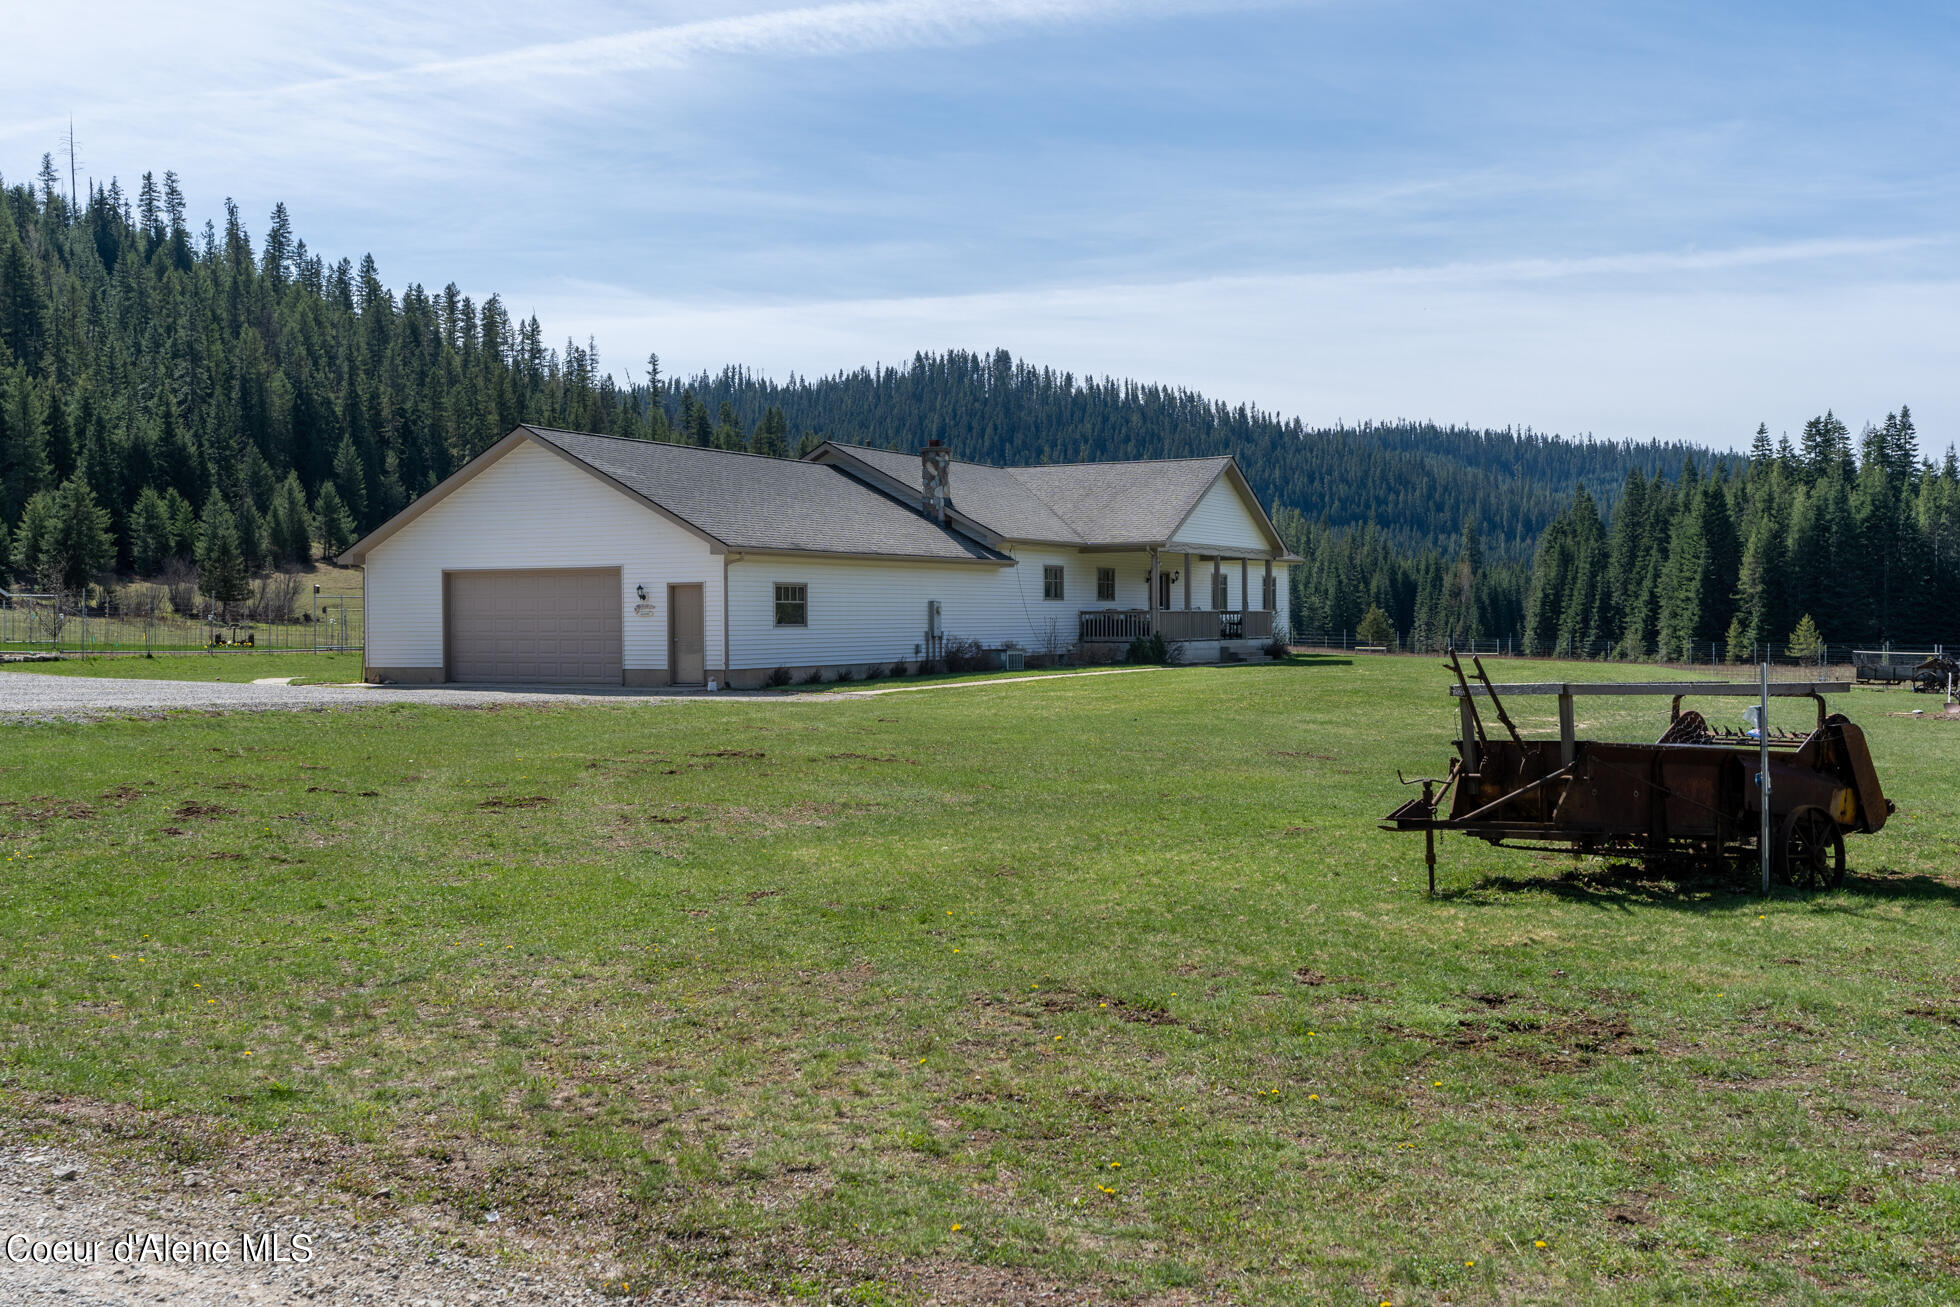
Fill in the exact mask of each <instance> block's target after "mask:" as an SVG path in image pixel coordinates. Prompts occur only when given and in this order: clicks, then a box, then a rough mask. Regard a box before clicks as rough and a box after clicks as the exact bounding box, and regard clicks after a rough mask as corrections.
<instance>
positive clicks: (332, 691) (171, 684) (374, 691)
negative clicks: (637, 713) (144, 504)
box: [0, 672, 778, 722]
mask: <svg viewBox="0 0 1960 1307" xmlns="http://www.w3.org/2000/svg"><path fill="white" fill-rule="evenodd" d="M701 697H704V696H703V695H702V693H701V692H700V691H673V690H642V689H631V690H628V689H619V690H605V689H583V690H552V689H548V688H540V687H538V686H477V685H473V686H470V687H468V688H467V689H465V688H463V687H460V686H451V685H265V684H251V685H239V684H228V683H223V682H216V681H150V680H121V679H117V678H113V677H96V676H43V675H40V674H38V673H35V672H0V722H21V721H85V720H87V719H89V718H92V717H111V716H119V715H124V714H132V713H133V714H153V713H161V712H169V711H172V710H173V709H193V710H200V711H210V710H213V709H216V710H220V711H223V710H230V711H235V712H259V711H263V710H266V709H281V708H284V709H297V708H360V707H364V706H367V705H370V704H377V703H427V704H441V705H448V706H451V707H465V708H467V707H477V706H481V705H483V704H493V703H602V702H606V701H609V700H618V699H626V700H641V701H646V700H652V701H665V702H677V701H679V700H682V699H687V698H701ZM715 697H718V698H719V697H722V696H715ZM731 697H742V698H748V697H752V696H748V695H741V696H731ZM765 697H771V698H774V697H778V696H765Z"/></svg>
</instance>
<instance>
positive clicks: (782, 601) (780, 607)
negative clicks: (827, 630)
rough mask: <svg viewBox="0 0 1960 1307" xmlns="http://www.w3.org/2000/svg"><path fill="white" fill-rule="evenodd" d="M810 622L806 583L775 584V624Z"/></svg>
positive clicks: (805, 623) (808, 596) (801, 624)
mask: <svg viewBox="0 0 1960 1307" xmlns="http://www.w3.org/2000/svg"><path fill="white" fill-rule="evenodd" d="M809 624H810V587H809V586H807V585H784V584H782V583H781V582H778V583H777V585H776V625H778V626H808V625H809Z"/></svg>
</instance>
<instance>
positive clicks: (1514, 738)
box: [1470, 654, 1524, 748]
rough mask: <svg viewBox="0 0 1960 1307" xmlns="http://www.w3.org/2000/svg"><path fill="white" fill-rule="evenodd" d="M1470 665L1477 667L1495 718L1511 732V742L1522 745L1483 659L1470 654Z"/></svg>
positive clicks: (1522, 742) (1521, 737)
mask: <svg viewBox="0 0 1960 1307" xmlns="http://www.w3.org/2000/svg"><path fill="white" fill-rule="evenodd" d="M1470 665H1471V666H1472V667H1474V668H1476V669H1477V679H1478V680H1480V681H1482V682H1483V683H1484V693H1485V694H1487V695H1489V696H1490V706H1491V707H1492V708H1494V709H1495V710H1496V711H1497V720H1498V721H1500V722H1503V723H1504V729H1505V730H1507V731H1509V732H1510V733H1511V743H1513V744H1515V745H1517V746H1518V747H1519V748H1523V747H1524V736H1522V735H1519V734H1518V728H1517V727H1516V726H1513V725H1512V724H1511V714H1509V713H1507V712H1505V711H1504V701H1503V700H1502V699H1500V698H1498V697H1497V687H1496V686H1495V685H1492V684H1491V682H1490V673H1489V672H1486V671H1485V670H1484V660H1483V659H1481V658H1479V657H1477V655H1475V654H1471V655H1470Z"/></svg>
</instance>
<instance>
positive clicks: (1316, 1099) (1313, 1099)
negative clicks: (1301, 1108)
mask: <svg viewBox="0 0 1960 1307" xmlns="http://www.w3.org/2000/svg"><path fill="white" fill-rule="evenodd" d="M1307 1101H1308V1102H1309V1103H1318V1102H1319V1101H1320V1095H1319V1094H1308V1095H1307Z"/></svg>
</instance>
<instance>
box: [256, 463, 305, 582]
mask: <svg viewBox="0 0 1960 1307" xmlns="http://www.w3.org/2000/svg"><path fill="white" fill-rule="evenodd" d="M266 526H267V528H268V530H269V533H270V535H271V540H272V556H273V559H274V561H276V562H279V563H311V562H312V561H313V517H312V514H310V513H309V512H308V511H307V508H306V489H305V487H303V486H301V485H300V483H299V474H298V473H297V472H291V473H288V474H287V475H286V480H285V482H284V483H283V484H282V485H281V486H280V487H279V493H278V494H277V495H276V496H275V497H274V498H273V501H272V512H271V513H270V514H268V515H267V521H266Z"/></svg>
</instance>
